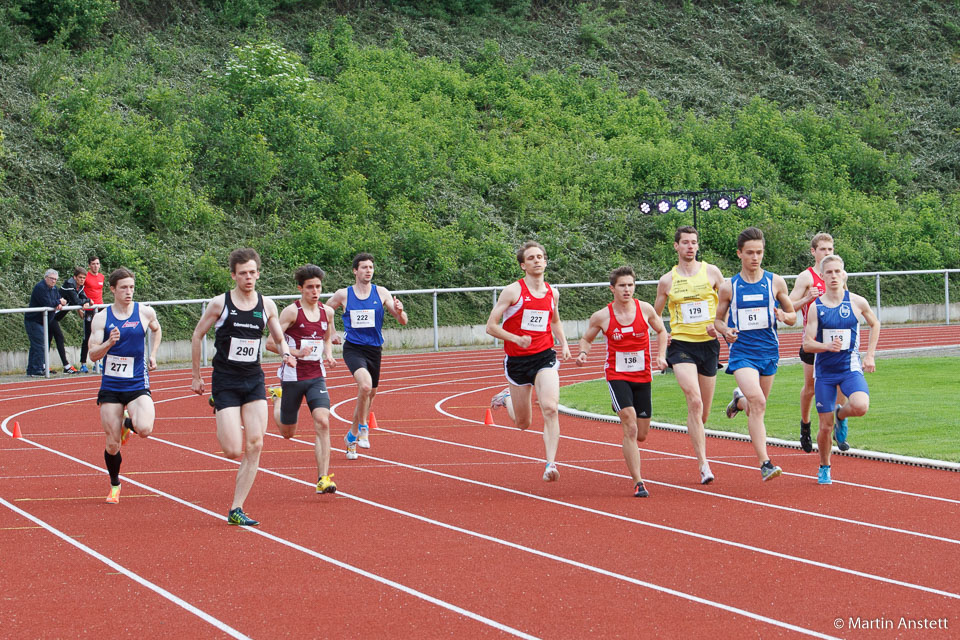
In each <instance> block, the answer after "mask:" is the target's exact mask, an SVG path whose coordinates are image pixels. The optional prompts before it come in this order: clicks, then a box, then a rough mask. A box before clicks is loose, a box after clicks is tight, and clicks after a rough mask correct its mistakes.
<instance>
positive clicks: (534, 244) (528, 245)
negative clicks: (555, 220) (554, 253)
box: [517, 240, 547, 264]
mask: <svg viewBox="0 0 960 640" xmlns="http://www.w3.org/2000/svg"><path fill="white" fill-rule="evenodd" d="M533 247H536V248H538V249H540V251H543V257H544V258H546V257H547V250H546V249H544V248H543V245H542V244H540V243H539V242H537V241H536V240H527V241H526V242H524V243H523V246H522V247H520V248H519V249H518V250H517V262H518V263H519V264H523V254H525V253H526V252H527V249H532V248H533Z"/></svg>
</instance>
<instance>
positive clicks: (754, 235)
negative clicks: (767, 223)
mask: <svg viewBox="0 0 960 640" xmlns="http://www.w3.org/2000/svg"><path fill="white" fill-rule="evenodd" d="M750 240H759V241H760V242H762V243H763V244H764V245H766V244H767V242H766V240H764V239H763V231H760V229H757V228H756V227H747V228H746V229H744V230H743V231H741V232H740V235H739V236H737V249H738V250H739V249H743V245H745V244H747V242H749V241H750Z"/></svg>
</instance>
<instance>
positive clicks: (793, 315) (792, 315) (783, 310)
mask: <svg viewBox="0 0 960 640" xmlns="http://www.w3.org/2000/svg"><path fill="white" fill-rule="evenodd" d="M773 290H774V292H775V293H776V296H777V300H779V301H780V308H779V309H777V310H776V315H777V320H779V321H780V322H783V323H784V324H788V325H791V326H792V325H794V324H796V322H797V312H796V310H795V309H794V306H793V300H791V299H790V295H789V294H788V293H787V281H786V280H784V279H783V276H777V275H775V276H773Z"/></svg>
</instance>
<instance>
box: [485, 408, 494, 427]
mask: <svg viewBox="0 0 960 640" xmlns="http://www.w3.org/2000/svg"><path fill="white" fill-rule="evenodd" d="M483 424H495V423H494V422H493V413H491V412H490V407H487V415H485V416H483Z"/></svg>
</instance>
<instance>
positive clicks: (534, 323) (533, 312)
mask: <svg viewBox="0 0 960 640" xmlns="http://www.w3.org/2000/svg"><path fill="white" fill-rule="evenodd" d="M549 327H550V312H549V311H543V310H541V309H524V310H523V319H522V320H521V321H520V328H521V329H524V330H526V331H541V332H542V331H546V330H547V329H548V328H549Z"/></svg>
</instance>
